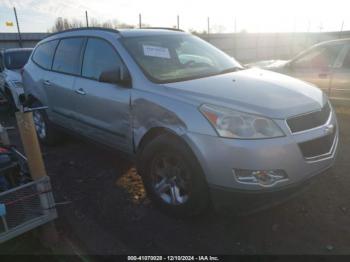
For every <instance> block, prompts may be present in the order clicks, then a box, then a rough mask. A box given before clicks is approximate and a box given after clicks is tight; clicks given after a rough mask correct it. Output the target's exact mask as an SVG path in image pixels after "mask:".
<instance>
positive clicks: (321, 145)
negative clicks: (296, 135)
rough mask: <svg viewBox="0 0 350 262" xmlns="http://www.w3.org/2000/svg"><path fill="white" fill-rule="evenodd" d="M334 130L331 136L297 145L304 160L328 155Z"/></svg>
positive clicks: (332, 141)
mask: <svg viewBox="0 0 350 262" xmlns="http://www.w3.org/2000/svg"><path fill="white" fill-rule="evenodd" d="M336 133H337V131H336V129H334V131H333V133H332V134H329V135H326V136H323V137H320V138H317V139H314V140H311V141H306V142H303V143H300V144H299V147H300V150H301V152H302V154H303V156H304V157H305V158H310V157H315V156H320V155H324V154H327V153H329V151H331V148H332V146H333V143H334V138H335V134H336Z"/></svg>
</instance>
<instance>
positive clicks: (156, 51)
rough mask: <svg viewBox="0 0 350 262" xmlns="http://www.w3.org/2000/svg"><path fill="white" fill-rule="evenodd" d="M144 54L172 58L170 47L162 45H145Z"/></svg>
mask: <svg viewBox="0 0 350 262" xmlns="http://www.w3.org/2000/svg"><path fill="white" fill-rule="evenodd" d="M143 54H144V55H145V56H152V57H159V58H166V59H170V53H169V49H168V48H165V47H161V46H153V45H143Z"/></svg>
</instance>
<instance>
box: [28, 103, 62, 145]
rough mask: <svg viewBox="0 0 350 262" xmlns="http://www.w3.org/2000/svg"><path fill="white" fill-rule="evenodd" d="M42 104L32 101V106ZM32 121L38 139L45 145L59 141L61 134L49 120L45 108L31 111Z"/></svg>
mask: <svg viewBox="0 0 350 262" xmlns="http://www.w3.org/2000/svg"><path fill="white" fill-rule="evenodd" d="M41 106H43V105H42V104H41V103H40V102H39V101H34V102H33V104H32V105H31V107H32V108H35V107H41ZM33 121H34V126H35V129H36V133H37V136H38V139H39V141H40V142H41V143H42V144H45V145H50V146H51V145H55V144H57V142H59V141H60V137H61V134H60V133H59V131H58V130H57V129H56V128H55V127H54V126H53V124H52V123H51V122H50V120H49V118H48V116H47V114H46V111H45V110H35V111H33Z"/></svg>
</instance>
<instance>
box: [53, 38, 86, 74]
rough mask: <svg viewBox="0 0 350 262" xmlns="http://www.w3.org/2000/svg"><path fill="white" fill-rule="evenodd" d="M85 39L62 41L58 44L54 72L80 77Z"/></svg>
mask: <svg viewBox="0 0 350 262" xmlns="http://www.w3.org/2000/svg"><path fill="white" fill-rule="evenodd" d="M84 43H85V38H82V37H79V38H67V39H62V40H61V41H60V43H59V44H58V47H57V50H56V54H55V58H54V62H53V66H52V70H54V71H58V72H62V73H67V74H72V75H80V70H81V60H82V50H83V45H84Z"/></svg>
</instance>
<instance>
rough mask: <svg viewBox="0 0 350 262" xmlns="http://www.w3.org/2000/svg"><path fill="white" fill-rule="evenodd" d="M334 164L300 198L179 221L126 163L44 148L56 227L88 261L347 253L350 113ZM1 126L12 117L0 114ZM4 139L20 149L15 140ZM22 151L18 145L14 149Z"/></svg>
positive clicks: (84, 146)
mask: <svg viewBox="0 0 350 262" xmlns="http://www.w3.org/2000/svg"><path fill="white" fill-rule="evenodd" d="M339 112H340V113H339V114H338V118H339V122H340V133H341V142H340V150H339V155H338V158H337V162H336V165H335V166H334V168H333V169H332V170H331V171H329V172H328V173H327V174H325V175H324V176H322V177H320V178H319V179H317V180H316V181H315V182H314V183H313V185H312V186H311V187H310V188H309V189H308V190H307V191H306V192H304V193H303V194H301V195H299V196H298V197H296V198H294V199H292V200H289V201H288V202H286V203H283V204H281V205H279V206H277V207H274V208H271V209H268V210H266V211H263V212H259V213H257V214H253V215H249V216H243V217H235V216H230V215H222V214H216V213H214V212H207V214H204V215H203V216H202V217H200V218H197V219H195V220H194V219H192V220H178V219H174V218H171V217H167V216H166V215H164V214H162V213H161V212H159V211H158V210H157V209H156V208H154V207H153V206H152V203H150V201H149V200H148V199H147V197H146V195H145V192H144V188H143V186H142V182H141V180H140V178H139V176H138V175H137V172H136V170H135V169H134V168H133V165H132V163H131V162H130V161H128V160H126V159H125V158H123V157H122V156H120V155H118V154H117V153H115V152H112V151H109V150H106V149H103V148H101V147H98V146H96V145H94V144H91V143H89V142H86V141H81V140H78V139H75V138H71V137H67V138H66V139H65V140H64V142H63V143H62V144H60V145H58V146H56V147H43V155H44V160H45V163H46V166H47V170H48V174H49V175H50V177H51V179H52V184H53V188H54V194H55V198H56V201H57V202H61V204H62V205H60V206H59V207H58V212H59V219H58V220H57V224H58V227H59V228H60V230H61V231H63V232H64V233H65V234H66V235H67V236H69V238H70V239H73V241H75V243H78V244H79V246H80V247H83V249H85V250H86V251H87V252H88V253H91V254H126V253H129V254H130V253H133V254H159V253H164V254H193V253H195V254H203V253H205V254H350V223H349V221H350V220H349V219H350V190H349V186H350V176H349V175H350V174H349V171H348V170H349V167H350V161H349V160H350V158H349V155H350V120H349V119H350V114H349V112H348V111H347V110H339ZM1 120H2V123H4V125H5V126H8V125H15V124H14V123H15V122H14V119H13V117H12V118H11V117H9V116H8V115H7V114H4V113H3V114H2V115H1ZM10 138H11V139H12V141H13V142H14V143H16V144H18V145H19V138H18V133H17V131H16V130H13V131H10ZM19 146H20V145H19Z"/></svg>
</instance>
